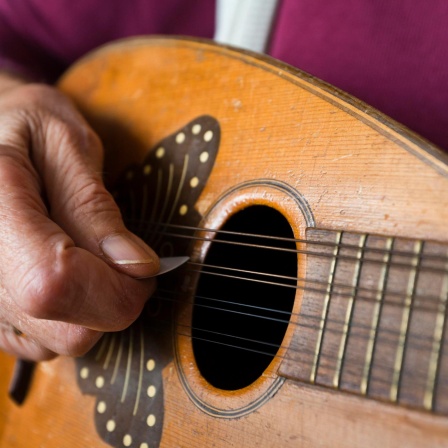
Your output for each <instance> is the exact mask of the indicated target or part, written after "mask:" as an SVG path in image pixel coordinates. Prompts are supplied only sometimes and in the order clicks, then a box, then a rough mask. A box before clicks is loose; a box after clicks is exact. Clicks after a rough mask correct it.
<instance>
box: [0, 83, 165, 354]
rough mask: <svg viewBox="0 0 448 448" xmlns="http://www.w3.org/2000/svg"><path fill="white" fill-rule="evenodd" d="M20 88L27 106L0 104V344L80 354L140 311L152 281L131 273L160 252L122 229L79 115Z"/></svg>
mask: <svg viewBox="0 0 448 448" xmlns="http://www.w3.org/2000/svg"><path fill="white" fill-rule="evenodd" d="M25 90H26V92H25V93H26V95H25V96H26V98H27V101H28V102H31V103H32V104H33V110H30V109H27V108H21V107H19V106H20V105H19V106H18V107H17V108H16V106H15V103H14V101H13V102H12V103H11V102H10V103H8V101H5V102H2V103H1V105H0V245H1V247H2V251H1V252H0V292H1V296H0V302H1V305H2V311H1V312H0V320H1V321H3V323H4V325H2V326H1V329H0V347H3V348H4V349H5V350H8V351H12V352H14V353H16V354H19V355H21V356H23V357H26V358H27V359H36V358H38V359H46V358H48V357H51V356H53V355H54V354H55V353H56V354H69V355H77V354H82V353H84V352H85V351H86V350H88V349H89V348H90V347H91V346H92V345H93V344H94V343H95V342H96V341H97V339H98V338H99V337H100V335H101V332H103V331H117V330H122V329H124V328H126V327H127V326H129V325H130V324H131V323H132V322H133V321H134V320H135V319H136V318H137V317H138V316H139V314H140V313H141V311H142V308H143V306H144V304H145V302H146V300H147V299H148V298H149V296H150V295H151V294H152V292H153V290H154V287H155V281H154V280H153V279H150V280H144V281H142V280H136V279H135V278H133V277H137V278H139V277H146V276H148V275H153V274H154V273H156V272H157V271H158V268H159V260H158V258H157V256H156V255H155V254H154V252H152V250H151V249H150V248H149V247H148V246H146V244H144V243H143V242H142V241H141V240H140V239H139V238H137V237H136V236H135V235H133V234H131V233H130V232H129V231H128V230H127V229H126V228H125V226H124V224H123V222H122V219H121V216H120V212H119V210H118V208H117V206H116V204H115V203H114V201H113V199H112V197H111V196H110V195H109V193H108V192H107V191H106V190H105V188H104V186H103V184H102V182H101V178H100V172H101V164H102V148H101V145H100V143H99V141H98V139H97V137H96V136H95V135H94V134H93V133H92V131H91V130H90V129H89V128H88V127H87V125H86V124H85V122H84V121H83V119H82V118H81V117H80V115H79V114H78V113H77V112H76V111H75V110H74V108H73V107H71V105H70V104H69V103H68V102H67V101H66V100H65V99H64V98H63V97H62V96H60V94H58V93H54V92H53V91H52V90H51V89H45V88H44V90H45V95H42V92H40V93H39V94H37V93H36V89H35V88H34V89H33V88H28V89H25ZM21 94H22V95H24V93H23V90H22V91H21ZM52 95H55V97H54V98H52ZM22 99H23V98H22ZM16 100H17V97H16ZM19 100H20V95H19ZM53 100H54V101H53ZM56 100H57V101H56ZM48 104H52V106H51V107H48ZM5 105H6V106H5ZM2 107H3V109H2ZM5 107H9V113H6V112H5V110H4V108H5ZM30 150H32V151H31V158H30V156H29V154H30ZM6 298H10V301H9V302H8V301H7V299H6ZM6 303H9V305H8V308H6V307H5V304H6ZM11 325H12V326H14V327H17V328H18V329H19V330H21V331H22V332H24V333H25V334H26V338H23V337H20V336H18V335H17V334H15V333H14V332H11V330H10V328H11Z"/></svg>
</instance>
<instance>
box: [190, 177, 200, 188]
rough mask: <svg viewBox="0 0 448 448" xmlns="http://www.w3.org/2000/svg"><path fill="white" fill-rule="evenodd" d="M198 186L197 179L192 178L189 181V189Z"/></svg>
mask: <svg viewBox="0 0 448 448" xmlns="http://www.w3.org/2000/svg"><path fill="white" fill-rule="evenodd" d="M198 185H199V179H198V178H197V177H196V176H195V177H192V178H191V180H190V187H191V188H195V187H197V186H198Z"/></svg>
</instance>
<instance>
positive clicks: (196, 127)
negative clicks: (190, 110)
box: [191, 124, 201, 135]
mask: <svg viewBox="0 0 448 448" xmlns="http://www.w3.org/2000/svg"><path fill="white" fill-rule="evenodd" d="M191 132H193V134H194V135H198V134H199V132H201V125H200V124H195V125H194V126H193V128H192V129H191Z"/></svg>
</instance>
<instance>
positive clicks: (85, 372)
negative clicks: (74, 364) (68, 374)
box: [79, 367, 89, 380]
mask: <svg viewBox="0 0 448 448" xmlns="http://www.w3.org/2000/svg"><path fill="white" fill-rule="evenodd" d="M79 376H80V377H81V378H82V379H83V380H86V379H87V378H88V377H89V368H88V367H83V368H82V369H81V372H79Z"/></svg>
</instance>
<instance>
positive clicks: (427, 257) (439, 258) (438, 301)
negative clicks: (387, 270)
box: [128, 220, 448, 372]
mask: <svg viewBox="0 0 448 448" xmlns="http://www.w3.org/2000/svg"><path fill="white" fill-rule="evenodd" d="M128 223H129V221H128ZM138 224H139V226H141V225H142V221H141V220H139V221H138ZM159 225H160V224H159ZM163 227H164V229H168V228H172V229H181V230H188V231H195V232H198V231H199V232H209V233H213V234H214V235H215V236H216V235H219V234H227V235H228V234H230V235H235V236H243V237H251V238H261V239H264V240H273V241H282V242H293V243H296V244H297V243H302V244H307V245H313V246H321V247H324V248H331V249H334V248H336V247H339V249H340V250H341V249H345V250H353V251H356V253H358V252H359V247H358V246H357V245H353V244H347V243H339V244H338V243H333V242H325V241H316V240H306V239H296V238H284V237H273V236H267V235H260V234H249V233H242V232H232V231H226V230H216V229H209V228H201V227H191V226H182V225H175V224H163ZM157 233H160V234H162V236H169V237H174V238H183V239H189V240H191V241H198V240H199V241H201V240H202V241H207V242H211V243H223V244H234V245H239V246H247V247H256V248H260V249H268V250H280V251H289V252H295V253H297V254H305V255H309V256H315V257H322V258H331V259H336V258H337V259H341V260H347V261H354V262H356V263H377V264H380V265H386V264H389V266H390V267H396V268H405V269H415V265H414V264H411V263H403V262H400V263H398V262H396V261H389V262H385V261H383V260H378V259H372V258H369V257H368V255H369V253H373V254H377V255H385V254H387V255H389V257H390V256H395V257H404V258H406V257H409V258H410V259H411V260H410V261H413V260H415V258H416V254H415V253H414V252H408V251H403V250H396V249H392V250H389V249H382V248H377V247H365V249H364V253H363V255H362V257H358V256H349V255H337V256H334V255H332V254H325V253H321V252H316V251H313V250H300V249H287V248H283V247H275V246H269V245H259V244H258V245H257V244H250V243H241V242H236V241H226V240H220V239H218V238H213V239H211V238H207V237H198V236H192V235H186V234H182V233H173V232H167V231H166V230H164V231H163V232H157ZM159 237H160V236H159ZM403 240H409V241H413V240H410V239H404V238H403ZM437 244H440V243H437ZM419 259H420V260H421V261H434V262H437V263H445V266H448V257H447V256H444V255H440V254H428V253H424V254H421V255H420V256H419ZM190 265H194V266H196V267H200V268H203V267H213V268H216V269H222V270H227V271H233V272H239V273H246V274H247V273H250V274H255V275H258V276H269V277H271V278H276V279H286V280H294V281H296V282H301V283H303V284H304V285H306V284H309V283H314V284H320V285H323V286H326V287H328V286H332V287H337V288H347V289H348V290H349V291H352V293H349V292H346V293H344V292H334V291H333V293H332V296H338V297H347V298H348V299H355V300H356V301H366V302H371V303H378V299H375V298H367V297H362V296H359V295H356V296H354V294H357V293H358V292H359V291H365V292H368V293H370V294H378V293H383V292H385V293H386V294H387V297H388V298H389V297H390V296H396V297H398V298H402V299H406V298H409V297H410V296H409V295H407V294H401V293H399V292H395V291H382V290H375V289H373V288H366V287H363V286H353V285H344V284H338V283H334V282H324V281H316V280H309V279H308V280H307V279H304V278H299V277H297V278H293V277H287V276H281V275H275V274H270V273H260V272H251V271H244V270H239V269H235V268H227V267H222V266H210V265H205V264H201V263H193V262H190ZM190 270H191V269H190ZM423 270H424V271H429V272H434V273H443V274H447V273H448V270H447V269H446V268H445V269H444V268H439V267H434V266H419V271H423ZM191 271H194V272H197V273H200V274H211V275H222V274H219V273H216V272H207V271H203V270H196V271H195V270H191ZM229 277H231V278H232V276H229ZM233 278H236V277H233ZM240 279H241V278H240ZM243 280H247V281H259V280H255V279H250V278H243ZM275 284H277V285H279V286H285V287H293V288H297V289H303V290H304V291H312V292H314V293H321V294H326V293H327V292H328V291H327V290H326V289H325V290H319V289H317V290H316V288H309V287H307V286H300V285H297V286H293V285H288V284H286V283H284V284H282V283H275ZM158 298H159V299H161V300H170V301H176V300H173V299H169V298H167V297H165V298H163V297H158ZM422 299H424V301H425V302H429V303H431V302H432V303H434V304H435V306H436V307H438V308H440V306H441V305H443V307H444V308H445V310H446V303H445V302H444V299H443V298H440V297H431V296H425V297H421V296H416V295H414V296H413V300H414V302H416V303H418V302H419V301H421V300H422ZM208 300H219V299H212V298H209V299H208ZM182 303H183V304H188V303H185V302H182ZM227 303H229V302H227ZM416 303H414V304H413V306H412V312H414V311H427V312H433V311H435V310H433V309H431V308H428V307H424V306H420V305H416ZM190 304H191V305H193V304H194V303H193V302H191V303H190ZM384 304H385V305H391V306H396V307H400V308H401V309H403V310H404V309H405V308H411V306H409V305H407V306H406V305H403V304H400V303H395V302H390V301H385V302H384ZM237 305H239V306H248V305H246V304H237ZM195 306H205V305H203V304H196V305H195ZM253 307H254V308H258V309H262V307H256V306H253ZM210 308H213V309H214V310H215V311H219V312H235V310H229V309H219V308H216V307H210ZM269 311H270V312H276V313H278V312H280V311H279V310H269ZM439 312H440V311H439ZM286 314H288V315H289V316H290V317H291V318H292V317H297V316H298V317H299V319H301V320H303V319H308V320H314V321H317V324H318V323H319V322H320V321H322V320H325V322H326V324H330V323H333V324H337V325H342V326H343V325H344V322H342V321H338V320H335V319H331V318H327V319H322V318H321V317H320V316H309V315H305V314H304V313H298V314H297V313H288V312H286ZM252 316H253V317H257V318H262V319H266V318H267V317H266V316H262V315H257V314H253V315H252ZM283 322H284V323H285V324H289V323H290V321H289V320H284V321H283ZM291 324H292V325H294V326H297V327H306V328H312V329H315V330H321V327H320V326H313V325H307V324H305V323H303V322H301V321H300V322H298V323H296V322H291ZM191 328H192V329H193V327H191ZM355 328H357V329H359V330H363V329H364V330H370V329H371V326H362V325H359V324H353V323H352V324H351V325H350V327H349V330H348V334H349V338H359V339H361V340H362V339H364V340H368V339H369V337H370V336H368V335H362V334H356V333H355V332H354V329H355ZM196 330H199V331H203V332H209V333H210V330H205V329H202V330H201V329H196ZM379 331H380V332H381V334H382V337H381V344H383V345H384V343H385V342H386V341H387V343H388V344H389V345H390V346H392V347H393V348H394V349H395V350H396V349H398V348H399V344H398V340H399V335H400V332H397V331H393V330H390V329H385V328H381V329H380V330H379ZM325 333H335V334H339V335H342V334H344V331H343V330H337V329H333V328H331V327H328V325H326V326H325ZM385 334H389V336H391V337H390V338H389V339H387V340H385V338H384V335H385ZM180 335H182V334H180ZM183 336H186V337H191V338H195V339H200V340H203V341H205V342H209V343H214V344H221V345H229V346H232V347H233V348H237V349H242V350H249V351H253V350H252V349H250V348H248V347H243V346H234V345H232V344H225V343H222V342H219V341H215V340H212V339H210V340H208V339H205V338H199V337H197V336H191V335H188V334H183ZM222 336H226V337H229V338H239V339H240V340H241V339H244V338H240V337H238V336H235V335H222ZM393 336H397V338H396V339H397V341H396V343H394V342H393V340H392V337H393ZM409 339H410V340H414V339H417V340H418V342H419V344H415V343H411V342H409V341H408V343H407V344H402V345H403V346H404V345H406V347H408V348H411V349H413V350H417V351H425V352H428V351H430V350H431V345H432V343H433V338H432V337H429V336H428V337H422V336H419V335H414V334H411V335H410V338H409ZM391 341H392V342H391ZM246 342H251V343H258V344H265V345H266V344H269V345H271V344H270V343H267V342H265V341H255V340H247V341H246ZM425 342H429V346H428V347H427V346H425V345H424V343H425ZM273 345H274V346H275V347H276V350H277V351H278V350H286V353H291V350H292V351H293V352H294V351H295V349H293V348H291V347H282V346H279V345H277V344H273ZM255 351H256V350H255ZM259 352H260V353H262V354H265V355H267V356H270V357H279V356H280V355H278V354H272V353H267V352H261V351H259ZM300 353H301V354H303V353H306V354H307V356H308V355H309V356H311V357H314V351H311V350H307V349H305V350H304V349H303V348H301V349H300ZM281 357H283V356H281ZM325 359H329V360H333V361H337V357H336V356H332V355H330V354H324V355H323V358H322V360H323V361H324V360H325ZM380 367H381V368H383V369H387V370H388V371H390V372H392V371H393V367H391V366H379V365H378V363H376V364H375V368H380Z"/></svg>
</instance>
